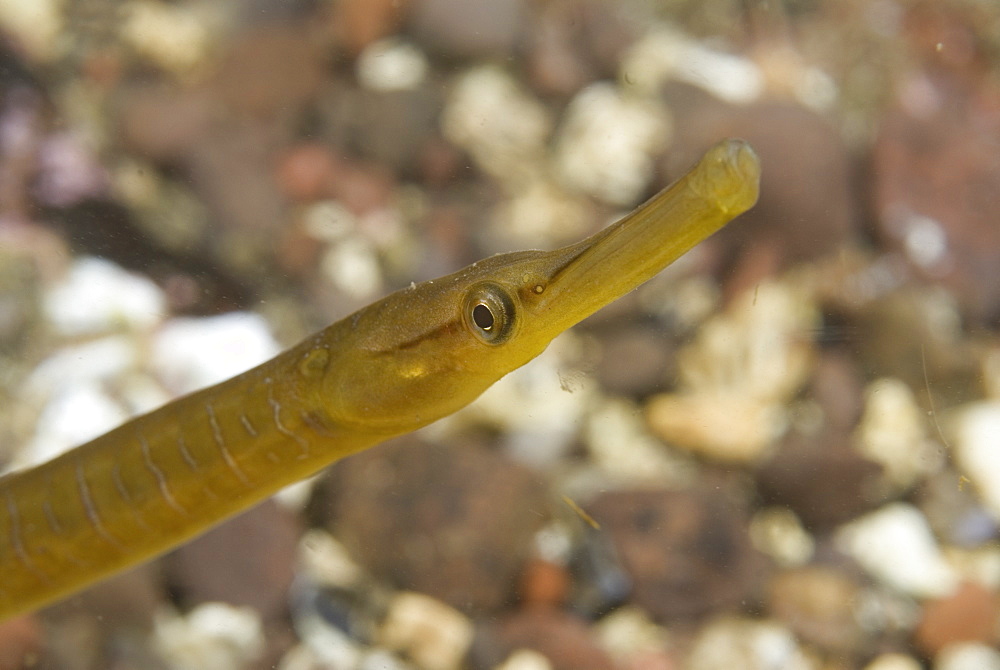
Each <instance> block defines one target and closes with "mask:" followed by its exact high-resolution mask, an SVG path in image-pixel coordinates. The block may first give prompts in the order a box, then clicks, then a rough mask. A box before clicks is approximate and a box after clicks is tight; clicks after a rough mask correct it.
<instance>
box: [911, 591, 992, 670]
mask: <svg viewBox="0 0 1000 670" xmlns="http://www.w3.org/2000/svg"><path fill="white" fill-rule="evenodd" d="M998 622H1000V595H998V594H997V592H996V591H993V590H990V589H988V588H986V587H985V586H983V585H981V584H977V583H974V582H965V583H963V584H962V585H961V586H959V587H958V589H957V590H956V591H955V592H954V593H952V594H951V595H950V596H946V597H944V598H939V599H937V600H931V601H928V602H926V603H924V608H923V613H922V616H921V618H920V623H919V624H918V625H917V629H916V631H915V632H914V642H915V644H916V645H917V647H919V648H920V649H921V650H922V651H923V652H924V653H925V654H927V655H928V656H930V657H934V656H936V655H937V653H938V652H939V651H941V650H942V649H943V648H944V647H946V646H948V645H949V644H953V643H956V642H981V643H983V644H987V645H991V644H993V645H995V644H997V643H1000V627H998Z"/></svg>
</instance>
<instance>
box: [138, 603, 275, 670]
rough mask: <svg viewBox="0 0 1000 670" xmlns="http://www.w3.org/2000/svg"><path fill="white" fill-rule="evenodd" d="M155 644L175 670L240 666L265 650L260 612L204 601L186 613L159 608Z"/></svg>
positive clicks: (234, 669)
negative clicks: (164, 610)
mask: <svg viewBox="0 0 1000 670" xmlns="http://www.w3.org/2000/svg"><path fill="white" fill-rule="evenodd" d="M154 626H155V628H154V638H153V644H154V645H155V647H156V648H157V650H158V651H159V652H160V654H161V655H162V656H163V659H164V660H165V661H166V662H167V663H168V664H169V665H170V667H171V668H174V669H175V670H187V669H188V668H212V669H213V670H239V669H240V668H244V667H246V665H247V664H248V663H250V662H251V661H254V660H255V659H256V658H257V657H258V656H259V655H260V654H261V652H262V651H263V650H264V638H263V627H262V625H261V621H260V616H259V615H258V614H257V613H256V612H255V611H254V610H253V609H251V608H247V607H233V606H231V605H226V604H223V603H205V604H203V605H199V606H198V607H196V608H195V609H193V610H191V612H189V613H188V614H187V615H186V616H177V615H176V614H172V613H165V612H159V613H157V616H156V618H155V622H154Z"/></svg>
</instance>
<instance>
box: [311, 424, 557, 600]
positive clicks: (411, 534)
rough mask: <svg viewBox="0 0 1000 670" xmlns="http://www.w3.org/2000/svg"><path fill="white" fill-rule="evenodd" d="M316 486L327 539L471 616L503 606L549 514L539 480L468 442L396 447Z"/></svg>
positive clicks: (343, 465) (360, 458) (355, 461)
mask: <svg viewBox="0 0 1000 670" xmlns="http://www.w3.org/2000/svg"><path fill="white" fill-rule="evenodd" d="M325 488H326V492H327V495H328V496H329V497H330V504H329V507H328V508H327V509H325V510H323V512H324V513H325V515H328V519H329V520H328V524H329V527H330V529H331V532H333V534H334V535H335V536H336V537H337V538H338V539H339V540H340V541H341V542H343V543H344V545H345V546H346V547H347V548H348V550H349V551H350V553H351V555H352V556H353V557H354V558H355V559H356V560H357V561H358V562H359V563H361V564H362V565H364V566H365V567H366V568H367V569H368V570H370V571H372V572H373V573H375V574H376V575H379V576H381V577H383V578H385V579H388V580H390V581H391V582H392V583H394V584H395V585H396V586H398V587H400V588H404V589H408V590H413V591H419V592H421V593H426V594H428V595H431V596H434V597H436V598H438V599H439V600H443V601H444V602H446V603H448V604H450V605H452V606H454V607H456V608H458V609H459V610H462V611H463V612H466V613H472V614H475V613H480V614H482V613H489V612H493V611H496V610H497V609H499V608H500V607H501V606H503V605H504V604H506V603H509V602H510V601H511V600H512V596H513V591H514V589H515V582H516V580H517V576H518V574H519V572H520V570H521V566H522V564H523V563H524V561H525V560H526V559H527V557H528V556H529V554H530V552H531V549H532V540H533V538H534V535H535V532H536V531H537V530H538V529H539V528H540V527H541V525H542V524H543V523H544V522H545V520H546V517H547V516H548V500H547V498H546V495H545V491H544V488H543V487H542V484H541V483H540V482H539V480H538V478H537V477H536V476H535V475H533V474H532V473H531V472H529V471H528V470H526V469H525V468H523V467H521V466H519V465H516V464H514V463H513V462H511V461H510V460H508V459H507V458H506V457H504V456H503V455H502V454H500V453H498V452H495V451H491V450H489V449H487V448H485V447H483V446H480V445H476V444H468V443H467V444H462V445H461V446H460V447H452V446H446V445H441V444H422V443H420V442H418V441H417V440H415V439H414V438H412V437H411V438H404V439H399V440H395V441H392V442H389V443H386V444H384V445H382V446H380V447H379V448H378V449H373V450H370V451H366V452H364V453H360V454H357V455H355V456H353V457H351V458H350V459H347V460H345V461H341V462H340V463H337V464H336V465H334V467H333V468H332V469H331V471H330V478H329V481H328V482H327V483H326V487H325Z"/></svg>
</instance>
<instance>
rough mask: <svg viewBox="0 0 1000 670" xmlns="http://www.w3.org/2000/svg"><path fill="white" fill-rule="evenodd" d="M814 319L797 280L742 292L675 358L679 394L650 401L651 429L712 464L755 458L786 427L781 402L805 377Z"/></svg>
mask: <svg viewBox="0 0 1000 670" xmlns="http://www.w3.org/2000/svg"><path fill="white" fill-rule="evenodd" d="M804 289H805V290H804ZM815 320H816V312H815V307H814V306H813V304H812V302H811V300H810V297H809V294H808V289H807V287H805V286H803V285H802V283H801V282H800V283H798V284H796V283H794V281H793V280H792V279H790V278H789V279H787V280H785V281H783V282H768V283H763V284H760V285H759V286H758V287H757V288H756V289H755V290H753V291H748V292H746V293H744V294H743V295H741V296H740V297H739V299H738V300H736V301H734V302H733V303H732V304H731V305H730V308H729V310H727V311H726V312H725V313H723V314H720V315H718V316H715V317H713V318H712V319H710V320H709V321H708V322H706V323H705V324H704V325H703V326H702V328H701V330H700V331H699V333H698V335H697V338H696V339H695V341H694V342H692V343H691V344H689V345H688V346H686V347H684V349H682V350H681V352H680V353H679V354H678V369H679V372H680V383H679V387H678V390H677V392H676V393H671V394H664V395H659V396H655V397H654V398H652V399H651V400H650V402H649V405H648V407H647V420H648V421H649V426H650V429H651V430H652V431H653V433H655V434H656V435H657V436H658V437H660V438H661V439H662V440H664V441H665V442H667V443H669V444H674V445H677V446H678V447H682V448H684V449H687V450H690V451H692V452H694V453H696V454H699V455H703V456H706V457H708V458H710V459H713V460H716V461H722V462H729V463H754V462H758V461H760V460H761V459H762V458H764V457H765V456H766V455H767V453H768V452H769V451H770V450H771V449H772V448H773V446H774V445H775V443H776V441H777V439H778V438H779V437H781V435H782V434H783V433H784V432H785V430H786V429H787V424H788V410H787V406H786V405H787V403H788V401H789V400H790V399H791V397H792V396H793V395H794V394H795V393H796V392H797V391H798V389H799V388H800V387H801V385H802V384H803V383H804V381H805V378H806V375H807V373H808V370H809V363H810V360H811V358H812V355H813V350H812V341H811V337H810V333H811V331H812V329H813V324H814V323H815Z"/></svg>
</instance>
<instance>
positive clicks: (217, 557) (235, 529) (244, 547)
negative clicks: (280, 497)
mask: <svg viewBox="0 0 1000 670" xmlns="http://www.w3.org/2000/svg"><path fill="white" fill-rule="evenodd" d="M298 533H299V527H298V522H297V521H296V518H295V516H294V515H293V514H292V513H291V512H288V511H287V510H285V509H284V508H282V507H280V506H279V505H278V504H277V503H276V502H274V501H273V500H268V501H267V502H264V503H262V504H261V505H258V506H257V507H255V508H253V509H252V510H250V511H249V512H246V513H244V514H241V515H239V516H237V517H235V518H234V519H232V520H230V521H227V522H226V523H224V524H222V525H221V526H219V527H217V528H215V529H214V530H211V531H209V532H208V533H206V534H205V535H202V536H201V537H199V538H198V539H196V540H194V541H192V542H189V543H188V544H186V545H184V546H182V547H181V548H179V549H177V550H176V551H174V552H173V553H171V554H169V555H168V556H167V558H166V559H165V567H166V574H167V580H168V583H169V584H170V586H171V589H172V591H173V592H174V593H175V594H176V595H177V597H178V598H179V599H180V601H181V602H182V603H183V604H184V605H185V606H186V607H194V606H196V605H198V604H200V603H203V602H211V601H221V602H226V603H230V604H232V605H237V606H244V605H245V606H250V607H253V608H255V609H256V610H257V611H258V612H260V613H261V616H262V617H263V618H264V619H265V620H268V619H270V620H274V619H277V618H279V617H282V616H284V614H285V612H286V610H287V609H288V591H289V587H290V586H291V583H292V577H293V575H294V563H295V556H296V551H297V546H298Z"/></svg>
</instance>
